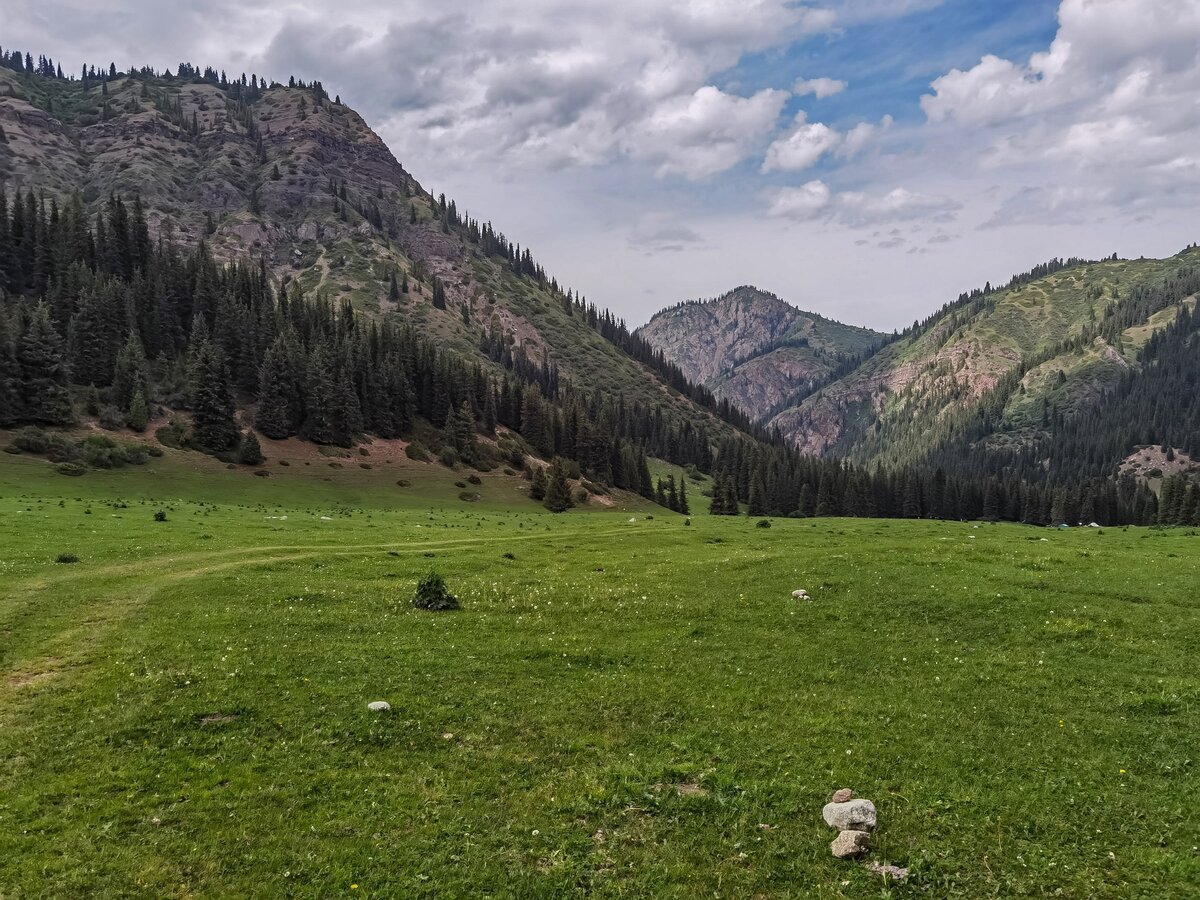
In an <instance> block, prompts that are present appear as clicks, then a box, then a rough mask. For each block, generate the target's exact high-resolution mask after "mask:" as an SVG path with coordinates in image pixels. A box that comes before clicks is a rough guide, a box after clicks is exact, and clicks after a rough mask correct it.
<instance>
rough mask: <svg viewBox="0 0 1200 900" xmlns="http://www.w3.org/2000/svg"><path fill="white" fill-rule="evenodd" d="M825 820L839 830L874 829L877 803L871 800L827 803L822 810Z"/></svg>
mask: <svg viewBox="0 0 1200 900" xmlns="http://www.w3.org/2000/svg"><path fill="white" fill-rule="evenodd" d="M821 815H822V816H824V817H825V822H826V823H827V824H828V825H829V826H830V827H831V828H836V829H838V830H839V831H873V830H874V829H875V804H874V803H872V802H871V801H870V800H862V799H859V800H847V801H845V802H843V803H827V804H825V808H824V809H823V810H821Z"/></svg>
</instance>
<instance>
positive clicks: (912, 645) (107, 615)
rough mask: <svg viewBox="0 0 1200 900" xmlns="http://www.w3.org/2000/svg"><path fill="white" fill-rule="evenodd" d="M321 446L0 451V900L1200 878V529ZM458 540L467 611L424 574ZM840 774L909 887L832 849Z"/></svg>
mask: <svg viewBox="0 0 1200 900" xmlns="http://www.w3.org/2000/svg"><path fill="white" fill-rule="evenodd" d="M48 473H49V474H48ZM293 474H294V473H293ZM325 477H327V476H324V475H322V478H321V479H316V478H314V479H313V480H312V483H311V486H306V483H304V482H302V481H301V480H300V479H298V478H297V479H295V480H293V481H292V482H283V483H282V484H281V483H280V481H279V479H277V478H276V477H274V476H273V477H272V478H265V479H263V478H254V477H253V476H250V475H248V474H247V473H246V472H244V471H239V472H236V473H232V472H231V473H224V472H222V471H213V472H208V473H206V474H204V475H200V474H196V473H190V474H189V472H188V471H186V470H185V469H184V468H182V467H179V466H177V465H174V464H173V463H172V462H171V460H170V459H167V460H155V461H152V462H151V463H150V465H149V466H148V467H146V468H145V469H141V468H139V469H129V470H124V471H120V472H110V473H96V472H91V473H89V474H88V475H85V476H83V477H81V478H72V479H69V478H65V477H62V476H58V475H54V474H52V473H50V468H49V466H48V465H47V464H46V463H45V462H43V461H40V460H34V459H30V458H26V457H7V456H5V457H2V458H0V896H3V897H24V896H31V897H32V896H55V897H62V896H90V897H104V896H146V897H165V896H180V897H183V896H189V897H191V896H246V897H249V896H299V897H309V896H312V897H331V896H353V897H457V896H471V897H478V896H494V897H542V896H545V897H556V896H564V895H571V894H575V893H578V894H587V895H592V896H597V897H617V896H624V897H645V896H665V897H680V898H685V897H686V898H691V897H699V896H723V897H745V896H760V897H793V896H794V897H830V898H833V897H879V896H891V897H901V896H914V897H915V896H922V897H937V898H943V897H968V898H981V897H1013V896H1039V897H1041V896H1050V895H1055V896H1065V897H1112V898H1162V897H1182V896H1186V895H1188V894H1189V892H1194V891H1195V890H1196V885H1197V884H1200V857H1198V856H1197V852H1196V845H1197V843H1200V834H1198V832H1197V824H1196V816H1195V814H1194V812H1195V809H1196V807H1197V805H1198V804H1200V781H1198V779H1197V775H1196V772H1195V766H1196V735H1197V734H1198V733H1200V675H1198V673H1197V670H1196V665H1195V660H1196V659H1197V658H1200V597H1198V591H1197V586H1198V585H1200V536H1197V534H1196V533H1195V531H1184V530H1177V531H1174V532H1172V531H1156V530H1147V529H1128V530H1121V529H1103V530H1099V529H1075V530H1070V531H1051V530H1046V529H1032V528H1025V527H1019V526H1001V525H979V526H975V525H972V524H963V523H933V522H901V521H873V520H807V521H806V520H775V521H774V523H773V527H771V528H769V529H767V528H757V527H755V523H754V521H747V520H746V519H745V518H740V519H718V518H710V517H708V516H704V515H696V516H694V517H693V520H692V523H693V524H691V525H690V526H689V525H685V523H684V519H683V518H682V517H680V516H676V515H673V514H670V513H667V512H665V511H663V510H658V509H651V508H647V507H641V508H637V509H633V510H623V511H620V510H614V511H608V512H605V511H586V512H585V511H572V512H570V513H567V514H565V515H562V516H553V515H550V514H548V513H545V512H543V511H542V510H541V509H540V508H538V507H536V506H534V505H533V504H532V503H529V502H528V501H522V503H523V504H524V505H522V506H515V507H514V506H513V505H512V502H511V500H510V499H508V498H506V497H505V496H504V495H503V492H501V491H500V489H499V488H497V493H496V494H495V502H490V501H489V499H488V498H490V497H491V496H492V495H490V494H488V493H487V491H486V490H485V491H484V494H485V500H484V502H481V503H476V504H467V503H462V502H460V501H459V500H458V499H457V497H456V492H455V491H453V490H452V489H451V488H450V487H449V485H447V486H446V490H445V491H442V492H441V493H439V492H438V491H436V490H434V489H432V488H430V489H428V490H426V489H424V488H422V486H421V485H419V484H418V485H416V487H415V488H414V489H413V490H411V491H409V492H407V493H406V492H405V491H404V490H402V489H398V488H396V487H395V479H396V477H397V473H395V472H391V473H389V474H388V476H387V479H386V482H385V479H384V478H383V476H378V478H379V480H378V482H364V485H365V486H364V487H362V488H361V489H359V490H350V489H349V486H344V487H346V489H345V490H335V488H336V487H337V485H334V484H332V483H329V482H326V481H324V478H325ZM328 477H333V476H328ZM336 477H338V478H345V479H349V478H350V471H349V470H347V471H345V472H342V473H337V475H336ZM361 477H362V478H368V477H376V476H374V475H372V473H367V472H364V473H363V474H362V475H361ZM449 477H451V476H446V480H447V481H448V480H449ZM385 483H386V484H387V485H388V486H389V487H390V488H391V489H393V492H389V491H387V490H384V487H383V486H384V484H385ZM701 502H702V501H701V498H700V497H699V496H698V493H697V496H696V497H695V499H694V504H695V505H696V506H699V505H701ZM158 510H162V511H163V512H165V513H166V521H155V517H154V513H155V512H156V511H158ZM651 514H652V517H651ZM60 554H71V555H74V556H77V557H78V561H77V562H73V563H70V562H62V563H60V562H56V558H58V557H59V555H60ZM65 558H69V557H65ZM431 568H435V569H437V570H438V571H439V572H441V573H442V574H443V575H444V576H445V577H446V580H447V582H448V584H449V586H450V588H451V589H452V590H453V591H455V592H456V593H457V594H458V595H459V597H460V598H461V600H462V604H463V608H462V610H460V611H458V612H454V613H442V614H430V613H422V612H418V611H415V610H413V609H412V608H411V607H410V606H409V600H410V598H411V596H412V593H413V589H414V586H415V583H416V581H417V579H418V578H419V577H420V576H421V575H423V574H424V573H425V572H427V571H429V570H430V569H431ZM797 588H805V589H807V590H808V591H809V592H810V594H811V595H812V597H813V601H812V602H810V603H804V602H802V601H795V600H793V599H792V598H791V596H790V595H791V592H792V591H793V590H795V589H797ZM373 700H386V701H388V702H389V703H390V704H391V711H390V713H386V714H376V713H370V712H368V710H367V703H368V702H369V701H373ZM840 787H852V788H854V789H855V790H856V791H857V792H858V793H859V794H861V795H862V796H865V797H869V798H871V799H872V800H874V801H875V803H876V805H877V806H878V808H879V818H880V828H879V831H878V836H877V840H876V849H875V850H874V852H873V854H872V858H873V859H876V860H879V861H881V862H889V863H895V864H898V865H903V866H907V867H909V869H910V870H911V873H912V874H911V877H910V879H909V882H908V883H907V884H905V885H903V886H898V885H885V884H884V883H883V882H881V881H880V880H879V879H877V878H876V877H875V876H873V875H871V874H870V873H868V872H867V871H866V869H865V867H864V866H862V865H860V864H855V863H848V862H840V861H837V860H834V859H833V858H832V857H831V856H830V853H829V847H828V845H829V842H830V840H831V839H832V838H833V837H834V835H833V834H832V833H831V832H830V831H829V830H828V829H827V828H826V827H825V825H824V823H823V822H822V821H821V815H820V813H821V807H822V805H823V804H824V803H825V802H826V800H827V799H828V796H829V794H830V793H831V792H832V791H833V790H835V789H837V788H840Z"/></svg>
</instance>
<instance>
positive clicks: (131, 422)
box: [125, 387, 150, 431]
mask: <svg viewBox="0 0 1200 900" xmlns="http://www.w3.org/2000/svg"><path fill="white" fill-rule="evenodd" d="M125 424H126V425H128V426H129V427H130V428H132V429H133V430H134V431H145V430H146V426H147V425H149V424H150V406H149V405H148V404H147V403H146V395H145V393H143V392H142V389H141V388H140V387H139V388H138V389H137V390H136V391H134V394H133V399H132V400H130V401H129V409H128V411H127V412H126V413H125Z"/></svg>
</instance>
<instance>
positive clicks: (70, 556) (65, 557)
mask: <svg viewBox="0 0 1200 900" xmlns="http://www.w3.org/2000/svg"><path fill="white" fill-rule="evenodd" d="M54 561H55V562H56V563H64V564H65V563H77V562H79V557H78V556H76V555H75V554H74V553H60V554H58V556H56V557H54Z"/></svg>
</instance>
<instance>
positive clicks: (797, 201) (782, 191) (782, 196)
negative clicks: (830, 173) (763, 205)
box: [767, 181, 832, 222]
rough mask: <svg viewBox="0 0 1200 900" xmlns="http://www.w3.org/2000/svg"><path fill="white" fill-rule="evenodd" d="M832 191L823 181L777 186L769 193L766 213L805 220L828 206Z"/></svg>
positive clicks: (813, 217) (812, 217) (813, 216)
mask: <svg viewBox="0 0 1200 900" xmlns="http://www.w3.org/2000/svg"><path fill="white" fill-rule="evenodd" d="M831 198H832V192H831V191H830V190H829V187H828V186H827V185H826V184H825V182H823V181H810V182H808V184H805V185H801V186H800V187H785V188H778V189H776V190H775V191H773V192H772V193H771V204H770V206H769V207H768V209H767V214H768V215H771V216H776V217H778V218H784V219H793V220H795V221H798V222H801V221H807V220H808V219H815V218H817V217H818V216H820V215H821V214H822V213H824V212H825V211H826V210H827V209H828V208H829V203H830V200H831Z"/></svg>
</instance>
